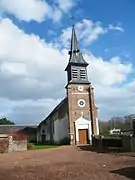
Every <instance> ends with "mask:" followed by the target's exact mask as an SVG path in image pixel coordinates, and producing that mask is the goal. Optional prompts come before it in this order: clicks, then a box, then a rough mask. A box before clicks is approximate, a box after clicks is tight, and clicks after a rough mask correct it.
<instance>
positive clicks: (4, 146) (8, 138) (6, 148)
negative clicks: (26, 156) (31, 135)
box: [0, 134, 27, 153]
mask: <svg viewBox="0 0 135 180" xmlns="http://www.w3.org/2000/svg"><path fill="white" fill-rule="evenodd" d="M25 150H27V139H25V138H14V136H13V135H5V134H1V135H0V152H1V153H4V152H16V151H25Z"/></svg>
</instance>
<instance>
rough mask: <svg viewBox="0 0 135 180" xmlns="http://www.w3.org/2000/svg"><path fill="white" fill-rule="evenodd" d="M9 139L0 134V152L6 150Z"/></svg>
mask: <svg viewBox="0 0 135 180" xmlns="http://www.w3.org/2000/svg"><path fill="white" fill-rule="evenodd" d="M8 147H9V140H8V136H7V135H5V134H3V135H2V134H0V153H4V152H8Z"/></svg>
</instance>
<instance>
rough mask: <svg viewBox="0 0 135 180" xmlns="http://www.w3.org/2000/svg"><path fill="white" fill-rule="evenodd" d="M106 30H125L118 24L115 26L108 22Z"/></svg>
mask: <svg viewBox="0 0 135 180" xmlns="http://www.w3.org/2000/svg"><path fill="white" fill-rule="evenodd" d="M108 30H116V31H120V32H125V30H124V29H123V28H122V27H121V26H120V25H119V24H118V25H116V26H114V25H112V24H110V25H109V26H108Z"/></svg>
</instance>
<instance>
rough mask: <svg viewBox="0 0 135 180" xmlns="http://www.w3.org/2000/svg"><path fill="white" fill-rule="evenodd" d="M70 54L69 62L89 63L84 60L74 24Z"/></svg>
mask: <svg viewBox="0 0 135 180" xmlns="http://www.w3.org/2000/svg"><path fill="white" fill-rule="evenodd" d="M69 55H70V58H69V62H71V63H76V64H85V65H88V63H87V62H86V61H85V60H84V58H83V56H82V54H81V52H80V49H79V45H78V40H77V36H76V32H75V27H74V25H73V27H72V36H71V47H70V51H69Z"/></svg>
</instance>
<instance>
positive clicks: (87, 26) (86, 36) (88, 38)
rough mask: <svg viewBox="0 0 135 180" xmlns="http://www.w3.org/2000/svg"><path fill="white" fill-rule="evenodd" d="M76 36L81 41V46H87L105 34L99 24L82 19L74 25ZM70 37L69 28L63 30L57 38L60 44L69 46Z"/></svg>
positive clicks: (104, 30)
mask: <svg viewBox="0 0 135 180" xmlns="http://www.w3.org/2000/svg"><path fill="white" fill-rule="evenodd" d="M75 28H76V33H77V36H78V37H79V40H81V41H82V43H83V45H85V46H87V45H89V44H91V43H92V42H94V41H95V40H97V39H98V37H99V36H100V35H102V34H104V33H106V29H105V28H103V27H102V24H101V23H100V22H93V21H91V20H88V19H83V20H82V21H81V22H78V23H76V25H75ZM70 37H71V27H68V28H67V29H64V30H63V31H62V34H61V36H60V37H59V42H60V44H61V43H62V44H63V45H65V44H69V42H70Z"/></svg>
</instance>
